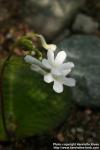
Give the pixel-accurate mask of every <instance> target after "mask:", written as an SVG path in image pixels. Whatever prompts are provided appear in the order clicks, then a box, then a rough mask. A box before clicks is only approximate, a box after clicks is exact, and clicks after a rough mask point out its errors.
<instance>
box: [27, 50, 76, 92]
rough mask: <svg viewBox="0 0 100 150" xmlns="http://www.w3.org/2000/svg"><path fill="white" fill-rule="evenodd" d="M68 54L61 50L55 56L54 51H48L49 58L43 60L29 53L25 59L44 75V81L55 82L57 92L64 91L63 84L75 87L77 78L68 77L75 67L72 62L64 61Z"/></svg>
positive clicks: (54, 86) (54, 87) (32, 67)
mask: <svg viewBox="0 0 100 150" xmlns="http://www.w3.org/2000/svg"><path fill="white" fill-rule="evenodd" d="M66 57H67V55H66V53H65V52H64V51H60V52H59V53H58V54H57V56H56V57H55V58H54V52H53V51H48V52H47V59H43V60H42V62H40V61H39V60H37V59H36V58H34V57H32V56H29V55H27V56H26V57H25V61H26V62H28V63H31V69H32V70H34V71H37V72H39V73H41V74H42V75H44V81H45V82H47V83H51V82H54V84H53V89H54V91H55V92H57V93H61V92H63V85H66V86H70V87H73V86H75V79H73V78H67V77H66V75H68V74H69V73H70V72H71V69H72V68H73V67H74V64H73V63H72V62H67V63H64V61H65V59H66Z"/></svg>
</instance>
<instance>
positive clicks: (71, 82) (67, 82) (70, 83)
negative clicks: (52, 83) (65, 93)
mask: <svg viewBox="0 0 100 150" xmlns="http://www.w3.org/2000/svg"><path fill="white" fill-rule="evenodd" d="M75 83H76V81H75V79H73V78H66V77H65V78H63V84H64V85H66V86H70V87H73V86H75Z"/></svg>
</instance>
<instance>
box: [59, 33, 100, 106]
mask: <svg viewBox="0 0 100 150" xmlns="http://www.w3.org/2000/svg"><path fill="white" fill-rule="evenodd" d="M59 48H60V49H64V50H65V51H66V52H67V54H68V60H70V61H72V62H74V63H75V68H74V69H73V72H72V76H73V77H74V78H75V79H76V87H74V88H72V93H73V99H74V100H75V101H76V102H77V103H78V104H80V105H81V106H89V107H94V106H96V107H100V39H99V38H98V37H93V36H72V37H71V38H69V39H66V40H64V41H63V42H61V43H60V44H59Z"/></svg>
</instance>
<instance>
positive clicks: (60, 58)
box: [55, 51, 67, 65]
mask: <svg viewBox="0 0 100 150" xmlns="http://www.w3.org/2000/svg"><path fill="white" fill-rule="evenodd" d="M66 57H67V55H66V53H65V51H60V52H59V53H58V54H57V56H56V58H55V64H57V65H60V64H62V63H63V62H64V60H65V59H66Z"/></svg>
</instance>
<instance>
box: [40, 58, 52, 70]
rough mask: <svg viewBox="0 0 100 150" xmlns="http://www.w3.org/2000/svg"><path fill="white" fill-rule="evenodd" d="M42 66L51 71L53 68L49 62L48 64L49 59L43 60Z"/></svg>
mask: <svg viewBox="0 0 100 150" xmlns="http://www.w3.org/2000/svg"><path fill="white" fill-rule="evenodd" d="M42 64H43V65H44V66H45V67H46V68H48V69H51V66H50V64H49V62H48V60H47V59H43V60H42Z"/></svg>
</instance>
